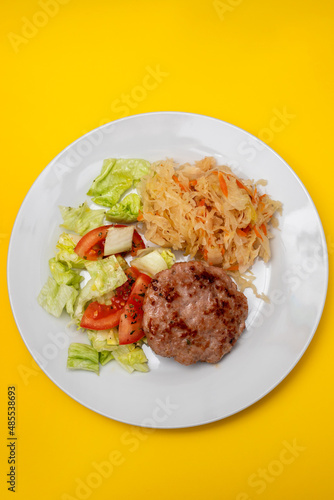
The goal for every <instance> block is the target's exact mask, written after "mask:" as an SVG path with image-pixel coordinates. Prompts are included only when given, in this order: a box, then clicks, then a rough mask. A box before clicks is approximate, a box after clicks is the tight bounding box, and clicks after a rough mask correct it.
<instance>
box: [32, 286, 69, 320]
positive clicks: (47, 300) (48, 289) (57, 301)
mask: <svg viewBox="0 0 334 500" xmlns="http://www.w3.org/2000/svg"><path fill="white" fill-rule="evenodd" d="M77 295H78V291H77V290H76V289H75V288H74V287H73V286H69V285H65V284H64V283H62V284H61V285H58V283H57V282H56V280H55V279H54V278H51V277H49V278H48V280H47V282H46V283H45V285H44V286H43V288H42V290H41V291H40V293H39V295H38V297H37V301H38V303H39V305H40V306H42V307H43V308H44V309H45V310H46V311H47V312H48V313H49V314H52V315H53V316H55V317H56V318H59V316H60V315H61V313H62V312H63V309H64V307H65V308H66V311H67V312H68V313H69V314H72V313H73V306H74V302H75V300H76V298H77Z"/></svg>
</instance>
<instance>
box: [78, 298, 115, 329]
mask: <svg viewBox="0 0 334 500" xmlns="http://www.w3.org/2000/svg"><path fill="white" fill-rule="evenodd" d="M123 312H124V309H123V308H121V309H116V308H115V309H113V308H112V306H107V305H105V304H99V303H98V302H91V303H90V304H89V306H88V307H87V309H86V310H85V312H84V315H83V316H82V319H81V322H80V326H81V327H82V328H87V329H88V330H110V328H114V327H115V326H117V325H118V324H119V321H120V318H121V315H122V313H123Z"/></svg>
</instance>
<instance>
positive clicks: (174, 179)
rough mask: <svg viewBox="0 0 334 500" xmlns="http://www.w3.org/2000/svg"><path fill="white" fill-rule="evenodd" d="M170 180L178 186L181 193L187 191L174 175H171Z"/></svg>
mask: <svg viewBox="0 0 334 500" xmlns="http://www.w3.org/2000/svg"><path fill="white" fill-rule="evenodd" d="M172 179H173V181H174V182H176V184H178V185H179V186H180V188H181V189H182V191H188V189H186V187H185V186H184V185H183V184H182V182H180V181H179V179H178V178H177V177H176V175H173V176H172Z"/></svg>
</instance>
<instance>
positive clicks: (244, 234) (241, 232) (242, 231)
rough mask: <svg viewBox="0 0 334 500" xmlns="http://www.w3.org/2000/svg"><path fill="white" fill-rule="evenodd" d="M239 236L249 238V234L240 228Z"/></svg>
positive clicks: (238, 230)
mask: <svg viewBox="0 0 334 500" xmlns="http://www.w3.org/2000/svg"><path fill="white" fill-rule="evenodd" d="M237 235H238V236H241V237H243V236H247V233H246V232H245V231H244V230H243V229H239V228H238V229H237Z"/></svg>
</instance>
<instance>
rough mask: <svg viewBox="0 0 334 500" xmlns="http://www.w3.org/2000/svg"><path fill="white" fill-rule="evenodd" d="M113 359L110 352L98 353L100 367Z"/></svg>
mask: <svg viewBox="0 0 334 500" xmlns="http://www.w3.org/2000/svg"><path fill="white" fill-rule="evenodd" d="M112 359H114V356H113V353H112V352H111V351H101V352H100V363H101V365H102V366H104V365H106V364H107V363H109V361H111V360H112Z"/></svg>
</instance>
